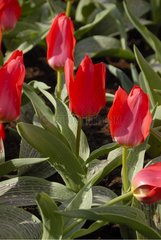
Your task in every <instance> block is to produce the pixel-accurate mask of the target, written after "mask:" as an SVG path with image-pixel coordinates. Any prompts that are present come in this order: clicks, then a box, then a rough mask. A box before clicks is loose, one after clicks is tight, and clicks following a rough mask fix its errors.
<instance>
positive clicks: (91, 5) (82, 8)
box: [75, 0, 95, 22]
mask: <svg viewBox="0 0 161 240" xmlns="http://www.w3.org/2000/svg"><path fill="white" fill-rule="evenodd" d="M94 9H95V1H93V0H86V1H84V0H80V1H79V2H78V5H77V8H76V13H75V20H76V21H78V22H87V20H88V17H89V16H90V14H91V13H92V12H93V10H94Z"/></svg>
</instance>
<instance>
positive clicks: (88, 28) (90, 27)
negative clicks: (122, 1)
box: [75, 4, 115, 38]
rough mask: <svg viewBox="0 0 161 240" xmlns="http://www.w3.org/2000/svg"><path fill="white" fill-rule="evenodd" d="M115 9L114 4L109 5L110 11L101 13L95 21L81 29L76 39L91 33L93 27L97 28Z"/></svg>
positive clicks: (76, 33) (76, 34) (106, 10)
mask: <svg viewBox="0 0 161 240" xmlns="http://www.w3.org/2000/svg"><path fill="white" fill-rule="evenodd" d="M114 8H115V5H114V4H109V6H108V9H105V10H103V11H101V12H99V13H98V14H97V15H96V17H95V19H94V21H93V22H91V23H88V24H86V25H84V26H82V27H80V28H79V29H78V30H77V31H76V32H75V36H76V38H80V37H82V36H83V35H84V34H85V33H87V32H89V31H90V30H91V29H92V28H93V27H95V26H96V25H97V24H98V23H99V22H100V21H102V20H103V19H104V18H105V17H106V16H107V15H108V14H109V13H110V12H111V11H112V10H113V9H114Z"/></svg>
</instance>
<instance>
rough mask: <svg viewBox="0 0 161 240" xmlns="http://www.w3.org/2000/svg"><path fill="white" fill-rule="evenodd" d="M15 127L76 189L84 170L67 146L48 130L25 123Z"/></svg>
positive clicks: (67, 183) (67, 182)
mask: <svg viewBox="0 0 161 240" xmlns="http://www.w3.org/2000/svg"><path fill="white" fill-rule="evenodd" d="M17 129H18V132H19V134H20V135H21V137H22V138H24V139H25V140H26V141H27V142H29V143H30V144H31V145H32V146H33V147H34V148H36V149H37V150H38V151H39V152H41V153H42V154H43V155H44V156H47V157H49V158H50V159H49V160H48V161H49V162H50V163H51V165H53V166H54V168H55V169H56V170H57V171H58V172H59V174H60V175H61V177H62V178H63V180H64V181H65V183H66V185H67V186H68V187H69V188H70V189H72V190H74V191H78V190H79V189H80V188H81V187H82V186H83V185H84V182H85V171H84V169H83V167H82V166H81V164H80V162H79V160H78V159H77V158H76V156H75V155H74V154H73V153H72V152H71V151H70V150H69V148H68V147H67V146H66V145H65V144H64V143H63V142H62V141H60V140H59V138H57V136H55V135H54V134H52V133H50V132H49V131H47V130H45V129H43V128H40V127H37V126H34V125H32V124H27V123H19V124H18V125H17Z"/></svg>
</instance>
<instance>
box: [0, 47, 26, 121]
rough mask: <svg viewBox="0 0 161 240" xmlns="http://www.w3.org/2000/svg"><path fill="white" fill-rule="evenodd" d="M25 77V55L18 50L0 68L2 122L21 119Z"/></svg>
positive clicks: (0, 110)
mask: <svg viewBox="0 0 161 240" xmlns="http://www.w3.org/2000/svg"><path fill="white" fill-rule="evenodd" d="M24 77H25V67H24V64H23V53H22V51H19V50H16V51H14V52H13V53H12V55H11V56H10V58H9V59H8V61H7V62H6V63H5V64H4V65H3V66H2V67H1V68H0V89H1V91H0V122H8V121H13V120H16V119H17V118H18V117H19V115H20V106H21V95H22V86H23V82H24Z"/></svg>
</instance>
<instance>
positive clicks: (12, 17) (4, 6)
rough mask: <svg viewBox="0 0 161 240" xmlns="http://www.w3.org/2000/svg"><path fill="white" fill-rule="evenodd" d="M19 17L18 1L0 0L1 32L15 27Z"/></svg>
mask: <svg viewBox="0 0 161 240" xmlns="http://www.w3.org/2000/svg"><path fill="white" fill-rule="evenodd" d="M20 15H21V7H20V5H19V2H18V0H0V28H1V29H2V31H5V30H11V29H13V28H14V27H15V25H16V23H17V21H18V19H19V17H20Z"/></svg>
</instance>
